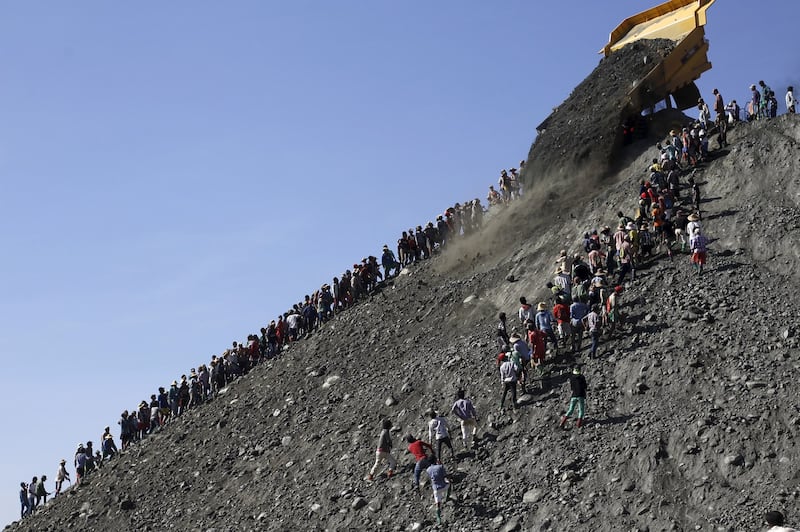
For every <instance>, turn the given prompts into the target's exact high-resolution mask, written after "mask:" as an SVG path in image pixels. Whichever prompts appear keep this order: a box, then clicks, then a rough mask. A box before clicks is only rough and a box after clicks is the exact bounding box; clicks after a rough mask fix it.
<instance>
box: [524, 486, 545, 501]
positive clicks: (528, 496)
mask: <svg viewBox="0 0 800 532" xmlns="http://www.w3.org/2000/svg"><path fill="white" fill-rule="evenodd" d="M542 497H544V492H543V491H542V490H540V489H539V488H533V489H530V490H528V491H526V492H525V494H524V495H523V496H522V502H524V503H528V504H534V503H537V502H539V501H541V500H542Z"/></svg>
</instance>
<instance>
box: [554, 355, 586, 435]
mask: <svg viewBox="0 0 800 532" xmlns="http://www.w3.org/2000/svg"><path fill="white" fill-rule="evenodd" d="M569 387H570V389H571V390H572V395H571V397H570V399H569V408H568V409H567V411H566V413H564V415H563V416H561V422H560V423H559V424H558V426H559V427H560V428H562V429H563V428H566V424H567V420H568V419H569V418H570V416H572V413H573V412H575V409H576V408H577V410H578V413H577V414H578V415H577V418H576V421H575V427H576V428H580V427H581V426H583V416H584V414H585V413H586V378H585V377H584V376H583V374H582V373H581V368H580V366H575V367H574V368H573V369H572V374H571V375H570V376H569Z"/></svg>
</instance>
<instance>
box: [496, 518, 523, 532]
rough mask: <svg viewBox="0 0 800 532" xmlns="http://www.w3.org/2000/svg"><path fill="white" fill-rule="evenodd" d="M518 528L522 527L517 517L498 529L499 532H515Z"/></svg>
mask: <svg viewBox="0 0 800 532" xmlns="http://www.w3.org/2000/svg"><path fill="white" fill-rule="evenodd" d="M520 528H522V525H521V524H520V522H519V517H512V518H511V519H510V520H509V521H508V523H506V524H505V526H504V527H503V528H501V529H500V532H516V531H517V530H519V529H520Z"/></svg>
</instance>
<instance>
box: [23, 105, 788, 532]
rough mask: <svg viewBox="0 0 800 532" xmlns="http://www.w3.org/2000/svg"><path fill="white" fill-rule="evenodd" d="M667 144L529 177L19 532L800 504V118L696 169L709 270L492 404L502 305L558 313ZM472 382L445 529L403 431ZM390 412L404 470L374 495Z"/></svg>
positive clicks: (657, 273)
mask: <svg viewBox="0 0 800 532" xmlns="http://www.w3.org/2000/svg"><path fill="white" fill-rule="evenodd" d="M670 120H672V118H670ZM655 129H658V131H655ZM668 129H669V126H668V125H666V123H665V124H662V125H661V126H659V127H658V128H654V131H653V136H652V137H651V138H650V139H649V140H647V141H641V142H639V143H637V144H635V145H633V146H630V147H627V148H625V150H624V151H623V152H621V153H619V154H618V155H617V156H616V159H615V160H614V164H615V165H616V166H617V167H620V168H621V169H620V170H619V171H618V172H616V173H613V174H612V175H609V176H607V177H606V178H605V179H603V180H599V179H594V178H590V177H587V176H586V175H577V174H573V175H569V176H565V177H563V178H561V179H555V178H552V177H551V178H550V181H548V182H537V183H535V184H534V185H533V186H531V187H529V190H528V191H527V192H526V195H525V198H524V199H523V200H522V201H520V202H518V203H517V204H515V205H513V206H512V207H510V208H508V209H507V210H506V211H504V212H502V213H500V214H499V215H497V216H495V217H493V220H492V221H491V225H490V226H489V227H487V228H486V230H485V231H484V232H483V233H482V234H480V235H477V236H475V237H471V238H469V239H464V240H463V241H461V242H459V243H458V244H457V245H455V246H453V247H452V248H451V249H449V250H448V251H447V252H446V253H445V254H444V255H442V256H440V257H437V258H436V259H434V260H432V261H429V262H426V263H422V264H420V265H418V266H415V267H413V268H412V269H411V270H409V272H408V273H407V274H406V275H402V276H400V277H399V278H397V279H396V280H394V281H393V282H390V283H389V284H388V285H387V286H385V287H383V289H382V290H380V291H378V292H376V293H375V294H374V295H373V296H372V297H371V299H370V300H369V301H367V302H364V303H362V304H359V305H358V306H356V307H355V308H354V309H352V310H350V311H348V312H346V313H343V314H341V315H340V316H338V317H337V318H336V319H335V320H334V321H332V322H330V323H329V324H327V325H325V326H324V328H323V329H322V331H321V332H319V333H318V334H316V335H315V336H313V337H312V338H310V339H309V340H307V341H304V342H302V343H300V344H296V345H294V346H293V347H292V348H291V349H289V350H287V351H286V353H285V354H284V355H283V356H282V357H281V358H279V359H277V360H273V361H270V362H268V363H266V364H263V365H261V366H259V367H257V368H256V369H255V370H253V371H252V372H251V373H250V375H248V376H247V377H245V378H242V379H240V380H238V381H237V382H235V383H234V384H232V385H231V386H229V387H228V389H227V390H226V391H225V393H224V394H222V395H221V396H220V397H219V398H217V399H216V400H214V401H213V402H212V403H210V404H208V405H205V406H202V407H200V408H198V409H195V410H191V411H189V413H188V414H186V415H185V416H183V417H181V418H180V419H179V420H178V421H176V422H175V423H173V424H171V425H169V426H168V427H167V428H166V429H165V430H163V431H162V432H160V433H158V434H155V435H153V436H152V437H150V438H148V439H147V440H146V441H144V442H142V443H140V444H137V445H135V446H134V447H132V448H131V449H130V450H129V451H128V452H126V453H124V454H123V455H122V456H120V457H118V458H116V459H114V460H113V461H112V462H111V463H110V465H109V466H107V467H106V468H104V469H103V470H102V471H101V472H100V473H99V474H97V475H95V476H94V477H92V478H91V479H90V482H89V483H88V484H87V485H85V486H81V487H79V488H78V489H73V490H69V491H68V492H67V494H66V495H64V496H63V497H60V498H59V499H58V500H56V501H54V502H53V503H51V504H49V505H48V506H47V507H45V508H44V509H43V510H42V511H40V512H39V513H38V514H37V515H35V516H33V517H31V518H27V519H26V520H24V521H23V522H21V523H19V524H17V525H12V526H11V527H10V528H9V529H10V530H15V531H16V530H39V531H46V530H51V531H61V530H88V531H108V530H136V531H145V530H152V531H160V530H202V531H210V530H214V531H228V530H230V531H234V530H235V531H241V530H353V529H354V530H406V529H408V530H418V529H437V528H438V529H442V530H444V529H446V530H487V529H489V530H491V529H498V530H504V531H512V530H594V531H598V530H729V531H738V530H752V529H755V528H757V527H758V526H760V523H761V518H760V517H761V515H762V514H763V511H765V510H766V509H774V508H778V509H792V508H796V507H797V499H798V497H800V486H799V485H798V479H797V475H796V470H797V464H798V463H800V446H798V444H797V443H796V442H797V441H798V440H797V437H798V436H800V399H798V396H797V394H796V393H795V391H794V388H795V383H796V380H797V371H798V369H800V353H799V352H798V340H797V334H798V332H799V331H800V317H798V315H797V312H796V311H795V310H794V308H795V305H794V304H793V299H794V298H793V297H792V296H793V294H792V293H791V290H792V287H794V286H795V285H796V282H797V276H798V274H797V272H798V267H797V266H798V258H799V257H798V251H797V244H796V243H797V242H798V238H797V237H798V227H800V225H799V224H798V216H799V215H798V212H799V211H798V190H800V182H798V181H800V177H799V176H800V174H799V173H798V165H799V164H800V152H798V151H797V146H798V141H800V123H799V122H798V120H797V118H796V117H781V118H779V119H776V120H771V121H768V122H763V123H758V124H752V125H750V124H742V125H740V126H739V127H737V128H736V129H735V130H733V131H732V132H731V133H730V135H729V140H730V142H731V147H730V148H729V149H727V150H725V151H720V152H715V153H714V154H713V155H714V158H713V160H712V161H711V162H709V163H707V164H706V165H705V166H704V167H703V168H701V169H699V170H697V172H696V174H695V178H696V179H697V180H698V181H699V182H700V183H701V184H702V190H703V191H704V196H705V201H704V203H703V210H704V219H703V222H704V225H705V228H706V231H707V233H708V234H709V235H710V237H711V238H712V239H714V241H713V243H712V246H711V248H712V253H711V257H710V261H709V269H708V271H707V273H706V275H704V276H703V277H697V276H696V275H693V274H692V271H691V269H690V266H689V262H688V256H687V255H678V256H676V257H675V259H674V260H673V261H670V260H668V259H667V258H666V257H658V258H656V259H654V260H652V261H649V262H647V263H646V264H645V265H643V267H642V268H640V270H639V271H638V272H637V275H636V280H635V282H633V283H629V284H628V286H627V288H626V292H625V295H624V301H625V305H626V306H625V310H626V312H627V313H628V316H629V329H628V330H627V331H625V332H624V333H623V334H621V335H619V336H618V337H616V338H614V339H610V340H607V341H604V343H603V345H602V347H601V356H600V358H599V359H588V357H586V351H585V350H584V351H583V353H582V354H581V355H579V356H571V355H569V356H562V357H560V358H557V359H555V360H554V361H552V362H551V363H550V364H549V368H550V375H549V376H548V377H547V378H545V379H543V380H542V381H541V382H540V383H539V385H537V387H535V389H534V390H532V391H531V393H529V394H527V395H524V396H522V397H521V408H520V409H519V410H517V411H505V412H501V411H500V410H499V408H498V404H499V397H500V391H501V389H500V384H499V382H498V378H497V375H496V369H495V366H494V357H495V355H496V349H495V344H494V338H493V335H492V332H493V327H494V323H495V317H496V314H497V312H498V311H500V310H504V311H506V312H507V313H508V314H509V316H510V317H511V316H514V315H515V313H516V309H517V306H518V305H517V300H518V297H519V296H520V295H526V296H527V297H528V298H529V299H531V300H537V299H541V298H542V297H544V296H545V295H546V289H545V288H544V283H545V282H546V281H547V280H549V279H550V277H551V274H552V269H553V262H554V260H555V258H556V256H557V255H558V251H559V250H560V249H562V248H566V249H568V250H570V251H578V245H579V239H580V236H581V235H582V234H583V232H584V231H586V230H589V229H591V228H594V227H598V226H602V225H605V224H609V225H611V224H612V223H614V222H615V221H616V217H615V213H616V212H617V211H618V210H620V209H622V210H624V211H626V212H630V211H632V209H633V207H634V205H635V196H636V193H637V191H638V181H639V179H641V178H642V177H643V173H642V171H643V169H644V168H645V167H646V164H647V161H649V159H650V158H652V157H653V150H652V148H651V146H652V145H653V143H654V142H655V141H656V140H657V139H659V138H660V137H659V136H658V134H663V133H664V132H665V131H666V130H668ZM602 170H603V169H602V168H599V169H598V175H600V174H602V173H603V172H602ZM684 179H685V178H684ZM509 275H513V279H514V281H513V282H511V281H509V280H508V279H510V277H509ZM514 320H515V318H511V321H514ZM575 362H581V363H582V364H583V367H584V373H585V375H586V376H587V380H588V382H589V396H588V418H587V423H586V425H585V426H584V427H583V428H582V429H575V428H572V429H570V430H560V429H558V427H557V424H558V419H559V416H560V415H561V414H562V412H563V410H564V407H565V405H566V402H567V400H568V396H569V392H568V389H567V388H568V386H566V385H565V380H566V373H567V372H568V371H569V368H570V367H571V366H572V365H573V364H574V363H575ZM462 387H463V388H464V389H466V390H467V393H468V395H470V396H471V397H472V398H473V399H474V401H475V403H476V407H477V409H478V412H479V415H480V419H481V431H480V433H481V435H482V438H481V440H480V443H479V446H478V449H477V450H476V451H475V452H474V453H462V454H460V455H459V459H458V461H457V462H455V461H448V462H447V463H446V466H447V467H448V469H449V470H450V473H451V474H452V479H453V486H454V487H453V493H452V498H451V500H450V501H449V502H448V503H447V504H446V506H445V510H444V521H445V524H444V525H442V526H441V527H437V525H436V522H435V519H434V518H433V513H432V511H431V508H430V505H431V499H430V490H429V489H427V488H426V490H425V493H424V498H422V499H420V498H419V497H418V496H417V495H416V494H415V493H414V491H413V490H412V488H411V479H412V476H411V469H412V460H411V457H410V455H407V454H404V453H403V452H402V451H403V450H404V449H405V445H404V443H403V441H402V438H403V436H404V435H405V434H407V433H413V434H416V435H420V436H421V435H422V434H423V433H424V429H425V419H424V418H423V414H424V412H425V411H426V410H427V409H428V408H430V407H431V406H434V407H435V408H437V409H440V410H441V409H443V410H449V408H450V405H451V404H452V400H453V396H454V393H455V391H456V390H457V389H459V388H462ZM383 418H388V419H389V420H391V421H392V423H393V426H394V428H393V430H392V434H393V437H394V443H395V457H396V458H398V462H399V463H400V464H401V465H400V468H399V472H398V474H397V475H396V476H394V477H393V478H391V479H386V478H384V477H380V478H378V479H376V481H374V482H368V481H366V480H365V476H366V473H367V471H368V469H369V467H370V466H371V464H372V461H373V459H374V447H375V442H376V440H377V436H378V433H379V432H380V422H381V420H382V419H383ZM451 425H452V433H453V435H454V436H455V437H454V441H455V442H456V443H457V444H458V443H460V438H459V437H458V436H457V433H458V430H457V428H456V425H457V424H456V423H455V421H453V420H452V416H451ZM445 456H446V457H447V456H448V455H447V454H445Z"/></svg>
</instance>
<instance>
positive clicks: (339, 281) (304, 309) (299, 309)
mask: <svg viewBox="0 0 800 532" xmlns="http://www.w3.org/2000/svg"><path fill="white" fill-rule="evenodd" d="M485 212H486V210H485V209H484V207H483V205H482V204H481V201H480V199H478V198H476V199H474V200H469V201H466V202H464V203H463V204H462V203H456V204H455V205H453V206H452V207H448V208H447V209H446V210H445V211H444V213H443V214H441V215H439V216H437V217H436V223H435V224H434V222H428V223H427V224H426V225H425V227H424V228H423V227H422V226H421V225H418V226H416V230H414V229H409V230H408V231H404V232H403V233H402V235H401V237H400V239H398V242H397V254H396V255H395V253H393V252H392V250H391V249H390V248H389V246H388V245H385V246H383V250H382V254H381V259H380V264H379V263H378V259H377V257H374V256H369V257H367V258H364V259H362V260H361V262H360V263H355V264H353V267H352V269H347V270H346V271H345V272H344V273H343V274H342V275H341V276H340V277H334V278H333V281H332V282H331V283H330V284H328V283H325V284H323V285H322V286H321V287H320V288H319V289H318V290H316V291H315V292H314V293H313V294H310V295H306V296H305V297H304V298H303V300H302V301H301V302H299V303H296V304H294V305H292V307H291V308H290V309H289V310H287V311H286V312H284V313H282V314H280V315H279V316H278V317H277V318H276V319H274V320H271V321H270V322H269V324H267V325H266V326H265V327H262V328H261V330H260V333H261V334H255V333H253V334H249V335H248V336H247V341H246V342H238V341H234V342H233V343H232V345H231V347H230V348H228V349H226V350H225V351H223V353H222V354H220V355H219V356H217V355H214V356H212V357H211V360H210V362H209V363H208V364H200V365H199V366H197V368H191V369H190V371H189V374H188V375H187V374H184V375H181V377H180V380H178V379H176V380H173V381H172V384H171V385H170V386H169V387H168V388H165V387H159V388H158V392H157V393H154V394H151V395H150V399H149V400H142V401H141V402H140V403H139V405H138V406H136V407H134V408H132V409H130V410H124V411H123V412H122V413H121V414H120V417H119V419H118V421H117V424H118V425H119V430H120V433H119V438H120V447H121V449H120V448H118V447H117V445H116V443H115V441H114V436H113V435H112V434H111V428H110V427H105V429H104V431H103V434H102V435H101V436H100V442H101V444H100V447H101V449H100V450H96V449H95V448H94V446H93V443H92V442H91V441H87V442H86V443H85V444H84V443H80V444H79V445H78V446H77V448H76V450H75V453H74V456H73V466H74V468H75V473H76V478H75V484H74V485H75V486H78V485H80V484H81V483H83V482H85V481H86V478H87V477H88V476H90V475H91V474H93V472H94V471H96V470H98V469H100V468H101V467H102V466H103V464H104V462H106V461H108V460H110V459H112V458H114V457H115V456H116V455H117V453H119V452H120V450H122V451H125V450H127V449H128V448H129V447H130V446H131V445H132V444H134V443H136V442H138V441H141V440H143V439H145V438H147V437H148V436H149V435H151V434H153V433H154V432H156V431H159V430H161V429H162V428H163V427H165V426H166V425H167V424H169V423H170V422H172V421H173V420H176V419H178V418H180V417H181V416H182V415H183V414H184V413H185V412H186V411H187V410H190V409H193V408H196V407H199V406H201V405H203V404H205V403H206V402H208V401H211V400H213V399H214V398H215V397H216V396H217V395H218V394H219V393H220V391H221V390H223V389H224V388H225V387H226V386H227V385H228V384H230V383H231V382H233V381H234V380H236V379H238V378H239V377H242V376H244V375H246V374H247V373H248V372H249V371H250V370H251V369H252V368H254V367H255V366H257V365H258V364H260V363H262V362H263V361H265V360H269V359H271V358H274V357H277V356H279V355H280V354H281V353H282V352H283V351H284V350H285V349H286V348H287V347H288V346H289V345H291V344H292V343H293V342H297V341H299V340H301V339H303V338H304V337H307V336H308V335H310V334H312V333H314V332H316V331H317V330H319V328H320V327H322V326H323V325H324V324H325V323H327V322H328V321H329V320H331V319H333V318H334V316H335V315H336V314H338V313H339V312H343V311H345V310H347V309H349V308H351V307H353V306H354V305H356V304H357V303H358V302H359V301H361V300H363V299H364V298H366V297H369V296H370V295H371V294H372V293H373V292H374V291H375V289H376V288H378V286H379V284H380V283H381V282H383V281H385V280H387V279H390V278H392V277H394V276H396V275H398V274H399V273H400V271H401V269H402V268H405V267H408V266H410V265H412V264H413V263H415V262H418V261H420V260H425V259H428V258H430V257H432V256H434V254H436V253H438V252H440V250H442V249H443V248H445V247H446V246H447V244H448V242H450V241H452V240H454V239H458V238H461V237H462V236H464V235H469V234H471V233H473V232H477V231H479V230H480V227H481V226H482V224H483V219H484V214H485ZM381 268H382V269H383V271H381ZM66 464H67V461H66V460H61V462H60V464H59V468H58V471H57V474H56V489H55V495H56V496H57V495H59V494H60V493H61V492H62V486H63V483H64V481H65V480H66V481H67V482H68V483H70V484H71V485H72V481H71V478H70V475H69V473H68V472H67V470H66ZM46 480H47V477H46V476H45V475H42V476H41V477H38V478H37V477H34V478H33V480H32V482H30V483H26V482H22V483H20V486H21V491H20V504H21V512H20V516H21V517H25V516H26V515H29V514H31V513H32V512H33V511H34V510H35V509H36V508H37V507H38V506H39V504H40V501H43V502H44V503H46V501H47V496H48V495H50V492H48V491H47V489H46V488H45V486H44V482H45V481H46Z"/></svg>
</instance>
